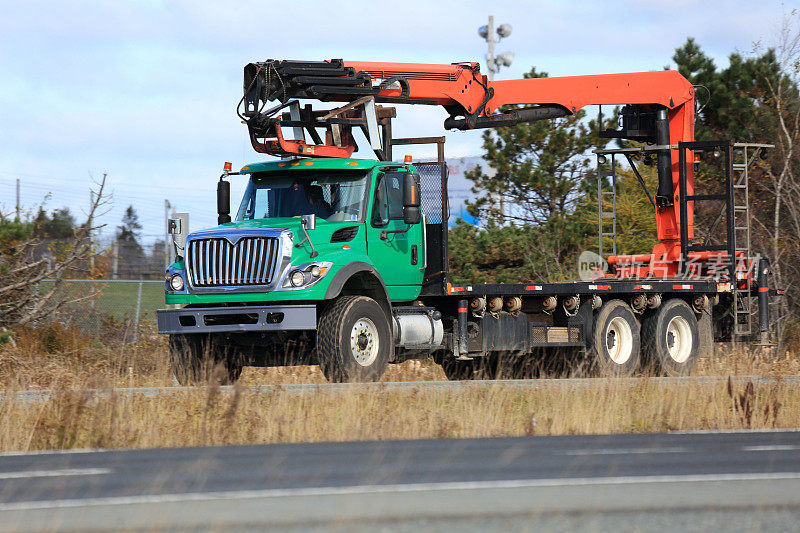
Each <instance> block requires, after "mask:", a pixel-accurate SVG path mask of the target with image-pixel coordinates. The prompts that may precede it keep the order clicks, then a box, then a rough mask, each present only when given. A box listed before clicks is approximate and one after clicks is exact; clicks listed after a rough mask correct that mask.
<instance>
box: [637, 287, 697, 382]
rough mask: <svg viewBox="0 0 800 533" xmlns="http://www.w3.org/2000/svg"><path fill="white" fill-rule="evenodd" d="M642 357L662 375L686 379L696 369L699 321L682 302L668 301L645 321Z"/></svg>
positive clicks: (677, 300)
mask: <svg viewBox="0 0 800 533" xmlns="http://www.w3.org/2000/svg"><path fill="white" fill-rule="evenodd" d="M642 338H643V340H644V343H643V345H642V354H643V355H644V357H645V358H646V359H647V360H648V361H651V362H652V363H654V364H655V365H656V367H657V370H658V371H659V373H662V374H666V375H668V376H685V375H688V374H689V373H690V372H691V371H692V369H693V368H694V365H695V363H696V362H697V355H698V353H699V349H700V332H699V328H698V326H697V317H696V316H695V314H694V311H692V308H691V307H689V304H687V303H686V302H684V301H683V300H680V299H677V298H673V299H671V300H667V301H666V302H665V303H664V304H662V305H661V306H660V307H659V308H658V309H656V310H655V311H654V312H653V313H651V314H650V315H649V316H647V317H646V318H645V319H644V323H643V324H642Z"/></svg>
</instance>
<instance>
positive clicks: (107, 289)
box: [40, 279, 166, 342]
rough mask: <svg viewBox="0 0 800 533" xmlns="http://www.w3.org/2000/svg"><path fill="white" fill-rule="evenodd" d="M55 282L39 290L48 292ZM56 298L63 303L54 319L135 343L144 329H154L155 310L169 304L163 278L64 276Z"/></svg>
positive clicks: (97, 333)
mask: <svg viewBox="0 0 800 533" xmlns="http://www.w3.org/2000/svg"><path fill="white" fill-rule="evenodd" d="M53 283H54V282H53V281H52V280H45V281H43V282H42V283H41V286H40V290H41V291H42V292H46V291H49V290H50V289H51V288H52V286H53ZM56 297H57V298H58V299H59V300H60V301H63V302H64V304H63V305H62V306H61V307H60V308H59V310H58V312H57V313H56V314H57V316H54V317H51V318H53V319H57V320H59V321H61V322H62V323H64V324H67V325H70V326H74V327H77V328H78V329H80V330H81V331H84V332H86V333H87V334H93V335H112V336H115V337H117V338H119V339H120V340H122V341H123V342H136V341H137V340H138V338H139V332H140V331H141V330H143V329H147V330H154V329H155V327H156V314H155V312H156V309H159V308H164V307H166V304H165V302H164V281H163V279H162V280H156V279H124V280H122V279H117V280H113V279H112V280H109V279H100V280H93V279H65V280H62V281H61V284H60V287H59V289H58V291H57V296H56Z"/></svg>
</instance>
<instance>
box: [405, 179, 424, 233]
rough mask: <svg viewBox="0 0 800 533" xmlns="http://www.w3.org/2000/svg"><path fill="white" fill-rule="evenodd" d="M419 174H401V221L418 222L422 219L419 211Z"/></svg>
mask: <svg viewBox="0 0 800 533" xmlns="http://www.w3.org/2000/svg"><path fill="white" fill-rule="evenodd" d="M420 196H421V195H420V187H419V175H418V174H413V173H411V172H406V173H405V174H404V175H403V222H404V223H406V224H419V222H420V220H422V214H421V211H420V208H419V206H420V202H421V198H420Z"/></svg>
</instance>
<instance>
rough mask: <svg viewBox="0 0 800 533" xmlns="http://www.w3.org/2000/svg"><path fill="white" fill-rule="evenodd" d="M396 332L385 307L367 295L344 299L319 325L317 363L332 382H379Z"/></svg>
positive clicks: (321, 316) (340, 299)
mask: <svg viewBox="0 0 800 533" xmlns="http://www.w3.org/2000/svg"><path fill="white" fill-rule="evenodd" d="M392 340H393V339H392V332H391V330H390V329H389V321H388V320H387V319H386V314H385V313H384V312H383V309H382V308H381V306H380V305H379V304H378V302H376V301H375V300H373V299H372V298H368V297H366V296H341V297H339V298H338V299H336V300H335V301H334V302H333V303H332V304H331V305H329V306H328V307H327V309H325V310H324V311H323V312H322V314H321V315H320V318H319V322H318V324H317V360H318V362H319V366H320V368H321V369H322V373H323V374H325V377H326V378H327V379H328V381H331V382H335V383H348V382H357V381H378V380H379V379H380V378H381V376H383V373H384V372H385V371H386V365H387V364H388V363H389V356H390V354H391V342H392Z"/></svg>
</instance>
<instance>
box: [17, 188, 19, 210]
mask: <svg viewBox="0 0 800 533" xmlns="http://www.w3.org/2000/svg"><path fill="white" fill-rule="evenodd" d="M17 220H19V178H17Z"/></svg>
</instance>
